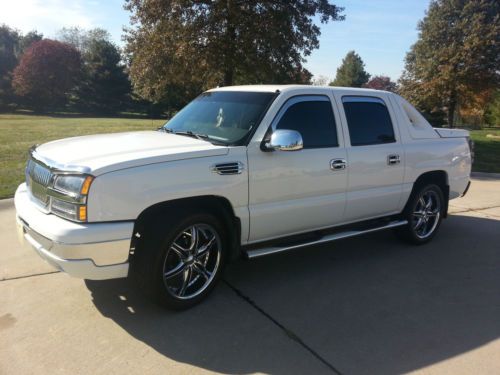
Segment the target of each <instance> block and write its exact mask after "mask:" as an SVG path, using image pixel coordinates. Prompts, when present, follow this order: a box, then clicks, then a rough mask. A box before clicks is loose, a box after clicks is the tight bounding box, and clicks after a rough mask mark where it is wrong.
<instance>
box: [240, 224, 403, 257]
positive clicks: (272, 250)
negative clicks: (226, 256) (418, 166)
mask: <svg viewBox="0 0 500 375" xmlns="http://www.w3.org/2000/svg"><path fill="white" fill-rule="evenodd" d="M406 224H408V221H407V220H397V221H391V222H389V223H387V224H385V225H382V226H378V227H373V228H369V229H363V230H348V231H344V232H338V233H333V234H328V235H325V236H323V237H321V238H319V239H316V240H314V241H309V242H303V243H299V244H295V245H290V246H270V247H263V248H260V249H259V248H257V249H252V250H248V251H247V252H246V256H247V258H248V259H253V258H258V257H261V256H264V255H270V254H276V253H281V252H284V251H290V250H295V249H300V248H302V247H307V246H312V245H319V244H322V243H326V242H331V241H336V240H341V239H343V238H349V237H355V236H359V235H361V234H365V233H371V232H377V231H379V230H384V229H390V228H396V227H400V226H402V225H406Z"/></svg>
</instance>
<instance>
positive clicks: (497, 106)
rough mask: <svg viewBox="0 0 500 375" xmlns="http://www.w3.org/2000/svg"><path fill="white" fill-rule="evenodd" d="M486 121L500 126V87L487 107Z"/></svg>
mask: <svg viewBox="0 0 500 375" xmlns="http://www.w3.org/2000/svg"><path fill="white" fill-rule="evenodd" d="M485 117H486V123H487V124H488V125H491V126H500V89H497V90H496V91H495V93H494V94H493V95H492V98H491V99H490V102H489V103H488V106H487V107H486V113H485Z"/></svg>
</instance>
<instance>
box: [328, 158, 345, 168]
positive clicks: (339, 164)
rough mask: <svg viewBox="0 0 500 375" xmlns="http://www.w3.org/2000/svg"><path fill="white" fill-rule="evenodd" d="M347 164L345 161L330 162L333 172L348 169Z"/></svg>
mask: <svg viewBox="0 0 500 375" xmlns="http://www.w3.org/2000/svg"><path fill="white" fill-rule="evenodd" d="M346 167H347V162H346V160H345V159H332V160H330V169H331V170H332V171H339V170H342V169H346Z"/></svg>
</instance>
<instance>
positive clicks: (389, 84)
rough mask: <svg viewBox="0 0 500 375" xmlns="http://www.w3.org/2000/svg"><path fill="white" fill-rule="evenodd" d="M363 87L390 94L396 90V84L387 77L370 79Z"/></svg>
mask: <svg viewBox="0 0 500 375" xmlns="http://www.w3.org/2000/svg"><path fill="white" fill-rule="evenodd" d="M363 87H366V88H368V89H374V90H385V91H391V92H396V89H397V85H396V82H393V81H391V79H390V78H389V77H387V76H375V77H372V78H371V79H370V80H369V81H368V82H367V83H365V84H364V85H363Z"/></svg>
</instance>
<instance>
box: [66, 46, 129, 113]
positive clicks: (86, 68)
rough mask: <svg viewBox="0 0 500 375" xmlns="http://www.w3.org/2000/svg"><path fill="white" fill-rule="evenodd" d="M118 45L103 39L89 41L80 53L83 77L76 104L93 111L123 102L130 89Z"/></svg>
mask: <svg viewBox="0 0 500 375" xmlns="http://www.w3.org/2000/svg"><path fill="white" fill-rule="evenodd" d="M120 60H121V56H120V52H119V51H118V48H117V47H116V46H115V45H114V44H113V43H111V42H109V41H107V40H104V39H95V40H92V41H90V42H89V43H88V46H87V48H86V52H85V53H84V54H83V64H84V65H83V79H82V81H81V83H80V84H79V85H78V86H77V90H76V95H77V96H78V102H79V105H80V106H81V107H82V108H83V109H86V110H92V111H96V112H116V111H119V110H121V109H123V107H124V106H125V104H126V102H127V101H128V100H129V94H130V91H131V87H130V82H129V80H128V76H127V74H126V73H125V71H124V66H123V65H122V64H121V62H120Z"/></svg>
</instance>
